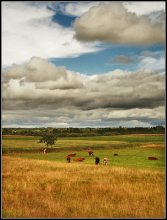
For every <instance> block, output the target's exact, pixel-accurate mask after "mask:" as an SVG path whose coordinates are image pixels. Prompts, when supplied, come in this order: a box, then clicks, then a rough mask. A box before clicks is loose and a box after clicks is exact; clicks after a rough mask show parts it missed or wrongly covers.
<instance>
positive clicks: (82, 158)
mask: <svg viewBox="0 0 167 220" xmlns="http://www.w3.org/2000/svg"><path fill="white" fill-rule="evenodd" d="M43 153H44V154H46V153H47V148H44V150H43ZM88 155H89V156H94V153H93V151H92V150H89V151H88ZM113 155H114V156H118V154H116V153H114V154H113ZM75 156H76V154H68V155H67V162H68V163H70V162H71V157H75ZM83 160H85V158H84V157H78V158H74V159H73V161H78V162H81V161H83ZM148 160H158V158H157V157H148ZM97 161H99V158H98V157H96V158H95V163H96V164H97ZM103 163H104V164H105V165H107V164H108V158H104V159H103Z"/></svg>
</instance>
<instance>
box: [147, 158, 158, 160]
mask: <svg viewBox="0 0 167 220" xmlns="http://www.w3.org/2000/svg"><path fill="white" fill-rule="evenodd" d="M148 159H149V160H158V158H157V157H148Z"/></svg>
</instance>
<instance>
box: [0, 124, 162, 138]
mask: <svg viewBox="0 0 167 220" xmlns="http://www.w3.org/2000/svg"><path fill="white" fill-rule="evenodd" d="M44 133H48V134H49V133H51V134H54V135H56V136H57V137H86V136H112V135H123V134H165V128H164V127H163V126H155V127H148V128H145V127H135V128H126V127H119V128H108V127H107V128H89V127H87V128H72V127H69V128H50V127H48V128H2V135H30V136H42V134H44Z"/></svg>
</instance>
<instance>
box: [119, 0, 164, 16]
mask: <svg viewBox="0 0 167 220" xmlns="http://www.w3.org/2000/svg"><path fill="white" fill-rule="evenodd" d="M123 5H124V6H125V7H126V8H127V9H128V11H129V12H133V13H135V14H137V15H144V14H149V13H151V12H155V11H160V10H164V11H165V1H153V2H152V1H148V2H145V1H132V2H130V1H127V2H123Z"/></svg>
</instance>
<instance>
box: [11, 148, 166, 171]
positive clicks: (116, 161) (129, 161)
mask: <svg viewBox="0 0 167 220" xmlns="http://www.w3.org/2000/svg"><path fill="white" fill-rule="evenodd" d="M69 153H76V156H75V157H72V159H71V163H83V164H94V163H95V157H93V156H89V155H88V152H87V151H84V150H81V151H70V150H69V151H68V152H67V151H62V152H52V153H47V154H43V153H17V154H16V153H13V154H12V155H13V156H15V157H23V158H28V159H37V160H48V161H57V162H63V163H67V160H66V157H67V155H68V154H69ZM114 153H117V154H118V156H114ZM94 156H98V157H99V158H100V160H101V165H103V158H104V157H108V159H109V166H121V167H138V168H164V166H165V152H164V149H163V148H157V149H156V148H126V149H113V150H103V149H101V150H94ZM149 156H154V157H157V158H158V160H148V157H149ZM77 157H84V158H85V160H84V161H82V162H76V161H74V160H73V159H75V158H77ZM103 166H104V165H103Z"/></svg>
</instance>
